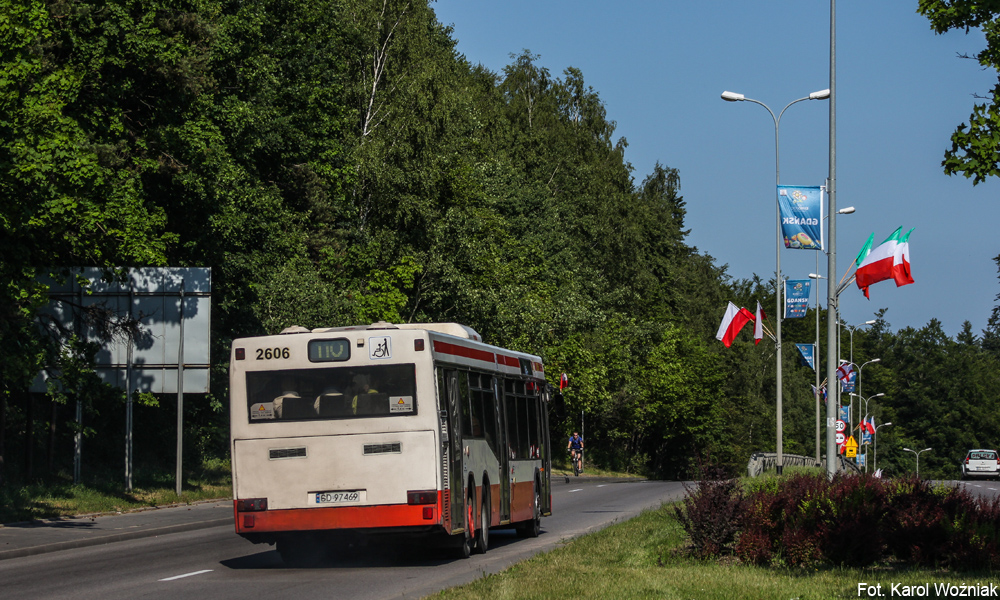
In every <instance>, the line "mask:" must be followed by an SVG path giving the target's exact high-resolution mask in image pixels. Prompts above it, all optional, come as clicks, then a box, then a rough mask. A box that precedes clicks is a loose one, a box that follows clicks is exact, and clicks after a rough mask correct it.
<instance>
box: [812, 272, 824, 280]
mask: <svg viewBox="0 0 1000 600" xmlns="http://www.w3.org/2000/svg"><path fill="white" fill-rule="evenodd" d="M809 279H826V277H823V276H822V275H820V274H819V273H810V274H809Z"/></svg>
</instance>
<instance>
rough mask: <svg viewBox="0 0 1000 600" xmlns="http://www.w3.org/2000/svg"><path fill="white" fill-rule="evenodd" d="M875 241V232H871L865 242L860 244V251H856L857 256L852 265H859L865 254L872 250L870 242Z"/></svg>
mask: <svg viewBox="0 0 1000 600" xmlns="http://www.w3.org/2000/svg"><path fill="white" fill-rule="evenodd" d="M873 243H875V234H874V233H872V234H871V235H869V236H868V241H866V242H865V245H864V246H861V251H860V252H858V256H857V257H856V258H855V259H854V265H855V266H858V267H860V266H861V261H863V260H864V259H865V257H866V256H868V255H869V254H871V252H872V244H873Z"/></svg>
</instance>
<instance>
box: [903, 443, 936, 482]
mask: <svg viewBox="0 0 1000 600" xmlns="http://www.w3.org/2000/svg"><path fill="white" fill-rule="evenodd" d="M903 450H906V451H907V452H912V453H914V454H916V455H917V479H920V453H921V452H927V451H928V450H930V448H924V449H923V450H910V449H909V448H903Z"/></svg>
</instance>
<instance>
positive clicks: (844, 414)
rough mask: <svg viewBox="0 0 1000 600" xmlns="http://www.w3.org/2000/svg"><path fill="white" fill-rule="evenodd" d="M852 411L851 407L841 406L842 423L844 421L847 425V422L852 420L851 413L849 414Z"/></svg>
mask: <svg viewBox="0 0 1000 600" xmlns="http://www.w3.org/2000/svg"><path fill="white" fill-rule="evenodd" d="M850 410H851V408H850V407H849V406H841V407H840V420H841V421H844V422H845V423H846V422H847V421H850V420H851V417H850V414H851V413H850V412H849V411H850Z"/></svg>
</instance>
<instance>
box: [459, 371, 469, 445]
mask: <svg viewBox="0 0 1000 600" xmlns="http://www.w3.org/2000/svg"><path fill="white" fill-rule="evenodd" d="M458 399H459V401H460V402H461V403H462V436H463V437H472V413H471V412H469V374H468V373H467V372H465V371H459V372H458Z"/></svg>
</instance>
